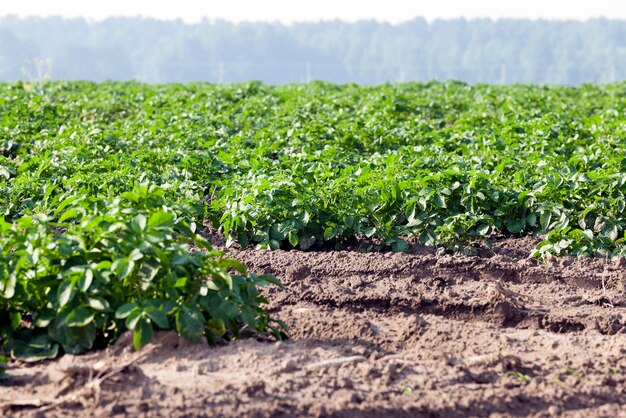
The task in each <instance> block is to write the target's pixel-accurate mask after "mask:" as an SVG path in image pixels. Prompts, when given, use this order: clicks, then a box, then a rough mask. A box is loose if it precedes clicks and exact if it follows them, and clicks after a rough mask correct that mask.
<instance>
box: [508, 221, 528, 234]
mask: <svg viewBox="0 0 626 418" xmlns="http://www.w3.org/2000/svg"><path fill="white" fill-rule="evenodd" d="M525 223H526V222H525V220H520V219H512V220H510V221H508V222H507V223H506V228H507V229H508V230H509V232H510V233H512V234H519V233H520V232H522V231H523V230H524V225H525Z"/></svg>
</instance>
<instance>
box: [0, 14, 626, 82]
mask: <svg viewBox="0 0 626 418" xmlns="http://www.w3.org/2000/svg"><path fill="white" fill-rule="evenodd" d="M38 59H39V60H40V59H49V64H45V65H43V66H42V65H40V66H39V67H40V68H39V70H43V71H44V72H45V73H49V75H50V76H51V78H53V79H85V80H95V81H100V80H107V79H111V80H129V79H135V80H140V81H146V82H187V81H210V82H234V81H243V80H251V79H254V80H261V81H264V82H267V83H287V82H306V81H309V80H312V79H315V80H326V81H331V82H339V83H342V82H356V83H366V84H375V83H384V82H399V81H416V80H417V81H427V80H434V79H436V80H443V79H457V80H462V81H466V82H469V83H478V82H485V83H507V84H508V83H551V84H553V83H556V84H579V83H585V82H596V83H606V82H612V81H618V80H622V79H625V78H626V21H618V20H606V19H593V20H589V21H586V22H578V21H542V20H539V21H531V20H513V19H508V20H506V19H505V20H497V21H493V20H489V19H478V20H464V19H457V20H437V21H434V22H430V23H429V22H427V21H425V20H423V19H415V20H412V21H410V22H407V23H403V24H399V25H391V24H388V23H380V22H375V21H361V22H357V23H346V22H341V21H326V22H320V23H298V24H294V25H283V24H280V23H241V24H233V23H229V22H225V21H204V22H201V23H198V24H194V25H188V24H185V23H183V22H181V21H158V20H153V19H145V18H113V19H107V20H105V21H102V22H88V21H86V20H83V19H69V20H68V19H62V18H58V17H54V18H26V19H20V18H17V17H14V16H8V17H3V18H0V79H2V80H16V79H28V78H29V77H36V73H37V69H36V67H37V64H36V61H35V60H38ZM41 67H43V68H41Z"/></svg>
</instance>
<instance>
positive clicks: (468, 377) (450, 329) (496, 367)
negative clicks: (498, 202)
mask: <svg viewBox="0 0 626 418" xmlns="http://www.w3.org/2000/svg"><path fill="white" fill-rule="evenodd" d="M534 244H535V243H534V242H533V241H532V240H530V239H516V240H512V239H509V240H501V241H497V242H495V243H494V244H493V245H492V247H491V248H488V249H481V250H480V251H478V255H477V256H462V255H444V256H438V255H436V254H434V253H433V252H432V251H429V250H426V249H420V248H417V249H415V248H414V251H412V254H393V253H383V254H381V253H374V254H362V253H358V252H354V251H352V252H350V251H341V252H336V251H323V252H299V251H273V252H269V251H256V250H245V251H232V252H231V253H230V255H231V256H233V257H235V258H238V259H240V260H241V261H244V262H245V263H246V264H247V265H248V266H249V267H250V269H251V271H253V272H257V273H271V274H274V275H276V276H277V277H279V278H280V279H281V280H282V281H283V283H284V284H285V290H282V291H279V290H278V289H270V290H268V291H267V292H266V295H267V297H268V299H269V300H270V309H271V310H272V312H273V314H274V315H276V316H278V317H280V318H281V319H283V320H285V321H286V322H287V323H288V325H289V326H290V334H291V340H289V341H285V342H268V341H257V340H254V339H251V340H245V341H237V342H233V343H230V344H227V345H224V346H220V347H217V348H213V349H212V348H209V347H206V346H202V345H196V346H192V345H189V344H186V343H185V342H183V341H181V340H180V339H179V338H178V337H176V336H175V335H173V334H171V333H161V334H159V335H158V336H157V338H156V340H155V343H154V344H151V345H150V346H148V347H147V348H146V349H144V350H142V351H140V352H137V353H136V352H133V351H132V350H131V349H130V348H129V347H130V343H129V341H128V339H127V338H125V339H122V340H121V341H119V342H118V343H117V344H116V345H115V346H113V347H111V348H109V349H107V350H104V351H100V352H94V353H90V354H88V355H85V356H78V357H75V356H64V357H63V358H61V359H59V360H56V361H52V362H47V363H43V364H37V365H33V366H28V365H17V364H13V365H12V370H11V373H12V374H13V376H14V382H13V383H14V384H13V386H12V387H9V388H3V389H2V390H0V406H1V407H2V412H3V413H4V415H5V416H18V417H19V416H42V417H44V416H45V417H47V416H51V417H66V416H75V417H87V416H92V417H93V416H96V417H99V416H119V417H126V416H128V417H130V416H133V417H134V416H146V417H157V416H172V417H185V416H189V417H192V416H294V415H300V416H346V417H370V416H371V417H375V416H412V417H414V416H442V417H444V416H445V417H449V416H452V417H454V416H527V415H530V416H587V417H589V416H607V417H615V416H626V412H624V411H626V296H625V292H624V286H625V285H626V263H625V262H624V260H601V259H594V260H589V259H571V258H562V259H555V260H551V261H547V262H538V261H536V260H532V259H529V258H527V256H528V254H529V252H530V250H531V249H532V247H533V246H534Z"/></svg>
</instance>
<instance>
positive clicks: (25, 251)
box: [0, 185, 285, 361]
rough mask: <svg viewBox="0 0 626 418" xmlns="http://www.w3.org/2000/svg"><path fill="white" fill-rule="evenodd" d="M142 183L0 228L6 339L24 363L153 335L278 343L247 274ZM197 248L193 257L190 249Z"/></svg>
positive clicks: (255, 281) (1, 317) (0, 329)
mask: <svg viewBox="0 0 626 418" xmlns="http://www.w3.org/2000/svg"><path fill="white" fill-rule="evenodd" d="M177 209H178V210H180V208H176V207H169V206H167V205H166V204H165V199H164V195H163V190H161V189H159V188H157V187H155V186H149V185H142V186H140V187H138V188H136V189H135V190H133V191H129V192H126V193H124V194H122V195H121V196H120V197H117V198H114V199H112V200H101V199H97V198H93V197H88V196H74V197H72V198H70V199H67V200H64V201H62V202H60V204H59V206H58V207H57V209H56V212H55V214H54V215H52V216H50V215H45V214H34V215H29V216H22V217H19V218H17V219H15V220H13V221H12V222H6V221H1V222H0V233H1V237H0V297H1V298H0V336H1V338H2V342H3V346H4V349H5V351H6V352H8V353H10V354H11V356H12V357H14V358H16V359H20V360H23V361H37V360H42V359H45V358H53V357H56V356H57V354H58V353H59V352H61V351H62V352H65V353H73V354H78V353H82V352H84V351H86V350H89V349H91V348H94V347H97V346H100V347H102V346H104V345H106V344H108V343H109V342H111V341H113V340H114V339H115V338H116V337H117V336H118V335H119V334H120V333H122V332H124V331H126V330H130V331H132V332H133V337H134V338H133V340H134V345H135V347H136V348H141V347H142V346H144V345H145V344H147V343H148V342H149V341H150V340H151V338H152V334H153V331H154V330H155V329H162V330H169V329H175V330H176V331H177V332H178V333H179V334H180V335H182V336H183V337H185V338H186V339H187V340H189V341H194V342H197V341H200V340H201V339H203V338H207V339H208V340H209V342H212V343H215V342H217V341H219V340H221V339H224V338H226V339H229V338H233V337H239V336H240V335H241V333H242V332H248V333H249V332H255V333H268V334H273V335H274V336H276V337H278V338H281V337H282V336H283V335H284V331H285V328H284V324H283V323H282V322H280V321H279V320H277V319H274V318H272V317H271V316H269V315H268V314H267V312H266V311H265V310H263V308H262V306H261V305H262V304H263V303H264V302H265V300H264V299H263V298H262V297H261V296H260V295H259V293H258V287H264V286H267V285H269V284H275V285H278V286H280V283H279V282H278V281H277V280H276V279H275V278H273V277H271V276H257V275H253V274H248V272H247V271H246V268H245V266H244V265H242V264H241V263H239V262H237V261H235V260H230V259H227V258H224V257H222V255H223V254H222V253H220V252H217V251H213V249H212V248H211V246H210V245H209V244H208V243H207V242H206V240H205V239H203V238H202V237H200V236H199V235H197V234H196V233H195V232H194V226H193V225H188V224H187V223H186V221H185V220H184V219H182V218H180V217H178V216H177ZM192 246H193V248H194V251H190V250H191V249H192Z"/></svg>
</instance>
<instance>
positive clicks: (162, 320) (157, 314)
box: [144, 306, 170, 329]
mask: <svg viewBox="0 0 626 418" xmlns="http://www.w3.org/2000/svg"><path fill="white" fill-rule="evenodd" d="M144 312H145V313H146V314H147V315H148V317H149V318H150V319H151V320H152V322H154V323H155V324H157V325H158V326H159V328H162V329H169V327H170V321H168V319H167V316H166V315H165V313H164V312H163V311H161V309H159V308H157V307H155V306H149V307H147V308H146V309H144Z"/></svg>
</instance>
